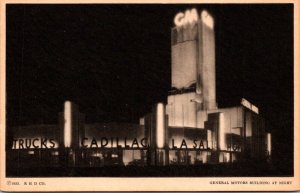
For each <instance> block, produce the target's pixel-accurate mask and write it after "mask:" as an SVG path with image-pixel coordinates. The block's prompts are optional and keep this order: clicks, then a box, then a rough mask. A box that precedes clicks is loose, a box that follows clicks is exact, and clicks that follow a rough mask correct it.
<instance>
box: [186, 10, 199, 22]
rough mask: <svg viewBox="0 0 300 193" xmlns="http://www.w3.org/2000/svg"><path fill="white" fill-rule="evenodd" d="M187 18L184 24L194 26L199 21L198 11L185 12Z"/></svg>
mask: <svg viewBox="0 0 300 193" xmlns="http://www.w3.org/2000/svg"><path fill="white" fill-rule="evenodd" d="M184 14H185V17H184V23H185V24H188V23H190V24H192V23H193V22H197V21H198V13H197V10H196V9H191V10H186V11H185V13H184Z"/></svg>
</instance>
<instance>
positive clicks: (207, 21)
mask: <svg viewBox="0 0 300 193" xmlns="http://www.w3.org/2000/svg"><path fill="white" fill-rule="evenodd" d="M201 20H202V21H203V23H204V24H205V25H207V26H208V27H209V28H211V29H213V28H214V19H213V18H212V16H210V15H209V13H208V12H207V11H205V10H204V11H202V12H201Z"/></svg>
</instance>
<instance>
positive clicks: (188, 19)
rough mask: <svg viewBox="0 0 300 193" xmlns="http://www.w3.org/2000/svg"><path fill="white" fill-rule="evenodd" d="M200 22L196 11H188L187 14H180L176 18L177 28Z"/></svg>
mask: <svg viewBox="0 0 300 193" xmlns="http://www.w3.org/2000/svg"><path fill="white" fill-rule="evenodd" d="M197 21H198V13H197V10H196V9H191V10H186V11H185V13H182V12H179V13H177V15H176V16H175V18H174V23H175V25H176V26H177V27H181V26H184V25H186V24H193V23H195V22H197Z"/></svg>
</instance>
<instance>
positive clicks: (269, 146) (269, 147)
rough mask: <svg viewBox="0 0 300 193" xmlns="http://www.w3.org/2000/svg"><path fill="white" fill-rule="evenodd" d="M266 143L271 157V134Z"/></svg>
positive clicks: (268, 135) (268, 134) (267, 136)
mask: <svg viewBox="0 0 300 193" xmlns="http://www.w3.org/2000/svg"><path fill="white" fill-rule="evenodd" d="M266 138H267V139H266V142H267V152H268V155H269V156H271V153H272V152H271V151H272V143H271V142H272V141H271V133H267V135H266Z"/></svg>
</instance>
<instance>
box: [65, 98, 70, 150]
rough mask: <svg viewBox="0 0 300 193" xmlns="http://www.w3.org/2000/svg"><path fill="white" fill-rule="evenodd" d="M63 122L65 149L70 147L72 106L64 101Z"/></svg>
mask: <svg viewBox="0 0 300 193" xmlns="http://www.w3.org/2000/svg"><path fill="white" fill-rule="evenodd" d="M64 120H65V122H64V144H65V147H70V146H71V136H72V105H71V102H70V101H66V102H65V105H64Z"/></svg>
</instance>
